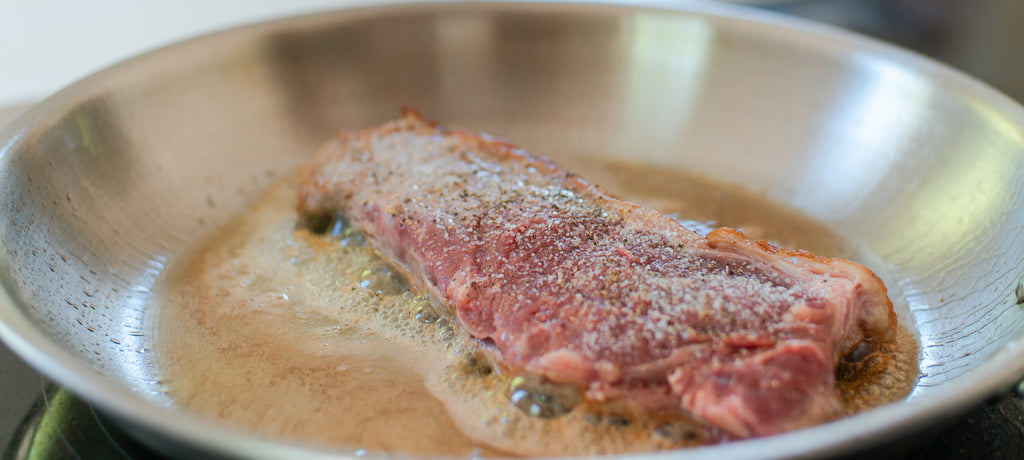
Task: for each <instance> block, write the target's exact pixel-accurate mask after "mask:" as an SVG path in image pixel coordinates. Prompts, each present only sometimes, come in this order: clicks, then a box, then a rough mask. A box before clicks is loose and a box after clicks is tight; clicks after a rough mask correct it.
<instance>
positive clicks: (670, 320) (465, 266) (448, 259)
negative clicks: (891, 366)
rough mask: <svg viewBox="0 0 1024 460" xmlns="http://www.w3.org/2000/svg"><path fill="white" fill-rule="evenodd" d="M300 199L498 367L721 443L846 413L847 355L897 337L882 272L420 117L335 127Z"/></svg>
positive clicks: (305, 209)
mask: <svg viewBox="0 0 1024 460" xmlns="http://www.w3.org/2000/svg"><path fill="white" fill-rule="evenodd" d="M299 178H300V192H299V197H298V210H299V213H300V214H301V215H305V216H309V217H314V218H324V217H330V216H335V215H337V214H339V213H343V214H344V215H345V216H347V218H348V219H349V220H350V222H351V223H352V225H354V226H355V227H356V228H358V229H360V230H361V231H363V232H364V233H365V234H366V235H367V236H368V237H369V238H370V240H371V241H373V242H374V244H375V245H376V246H377V247H378V248H379V249H380V250H381V251H382V252H383V253H384V254H386V255H388V256H390V257H393V258H394V260H395V261H397V262H398V263H400V264H402V265H403V266H404V267H405V268H406V269H407V270H408V271H409V272H410V274H411V276H412V278H413V281H414V282H415V283H416V284H418V285H419V286H420V287H421V288H423V289H425V290H427V291H429V292H430V293H431V294H432V295H433V296H434V297H435V298H436V299H437V300H438V301H439V302H440V303H442V304H444V305H446V306H447V307H448V308H450V311H451V312H452V313H453V314H454V315H455V316H457V318H458V320H459V321H460V323H461V326H462V328H463V329H464V330H465V331H466V332H467V333H468V334H469V335H470V336H472V337H474V338H475V339H478V340H480V341H481V343H483V344H486V347H487V348H489V349H490V350H491V351H492V353H493V354H494V355H495V358H496V360H497V361H498V362H499V363H500V364H501V366H502V367H504V368H505V369H507V370H508V371H510V372H520V371H528V372H533V373H536V374H540V375H543V376H545V377H546V378H548V379H550V380H553V381H556V382H565V383H571V384H576V385H578V386H580V387H581V388H582V389H584V391H585V394H586V396H587V397H588V398H589V399H590V400H592V401H595V402H598V403H602V402H615V403H616V404H623V403H625V404H627V405H628V406H629V407H630V408H633V409H636V410H639V411H642V412H646V413H672V412H680V409H681V410H682V411H684V412H685V413H687V414H689V415H691V416H693V417H695V418H696V419H697V420H699V421H701V422H703V423H705V424H706V425H708V426H709V427H710V428H711V429H713V430H720V432H721V433H723V434H724V435H725V436H726V437H727V438H746V437H752V436H762V435H769V434H774V433H779V432H782V431H785V430H790V429H795V428H800V427H805V426H808V425H811V424H815V423H819V422H823V421H827V420H830V419H832V418H835V417H836V416H838V415H840V413H841V410H842V409H841V406H840V398H839V394H838V391H837V390H836V387H835V376H834V368H835V364H836V362H837V359H839V357H841V356H842V355H843V354H844V353H847V352H849V351H850V350H851V349H852V348H853V347H854V346H856V345H857V344H859V343H860V342H861V341H862V340H864V339H870V338H880V339H891V338H892V337H893V334H894V331H895V321H896V319H895V315H894V314H893V311H892V305H891V303H890V301H889V299H888V297H887V296H886V289H885V287H884V286H883V284H882V282H881V281H880V280H879V279H878V278H877V277H876V276H875V275H874V274H872V273H871V272H870V271H869V270H867V269H866V268H864V267H862V266H860V265H858V264H855V263H852V262H848V261H845V260H840V259H831V258H825V257H818V256H815V255H813V254H810V253H808V252H804V251H799V250H790V249H781V248H778V247H775V246H773V245H771V244H769V243H766V242H763V241H754V240H750V239H747V238H746V237H744V236H743V235H742V234H741V233H740V232H738V231H736V230H733V229H728V228H721V229H717V230H714V231H712V232H710V233H709V234H707V235H706V237H702V236H700V235H698V234H696V233H693V232H691V231H689V230H687V229H685V228H684V227H682V226H681V225H680V224H679V223H677V222H676V221H674V220H672V219H671V218H669V217H667V216H664V215H662V214H659V213H657V212H655V211H653V210H651V209H647V208H644V207H641V206H638V205H635V204H631V203H627V202H623V201H619V200H616V199H614V198H612V197H610V196H608V195H607V194H605V193H604V192H603V191H601V190H600V189H599V188H597V187H596V186H594V185H592V184H590V183H588V182H586V181H585V180H583V179H581V178H579V177H577V176H575V175H574V174H573V173H571V172H568V171H566V170H564V169H562V168H560V167H559V166H557V165H555V164H554V163H552V162H550V161H549V160H547V159H544V158H541V157H538V156H535V155H532V154H530V153H528V152H526V151H524V150H522V149H519V148H517V147H516V146H514V145H512V144H510V143H508V142H506V141H504V140H500V139H497V138H494V137H491V136H488V135H486V134H478V133H470V132H466V131H461V130H457V129H450V128H444V127H438V126H435V125H434V124H433V123H430V122H427V121H424V120H423V119H422V118H420V117H419V115H418V114H416V113H415V112H414V111H411V110H407V111H406V113H405V115H404V116H403V117H402V118H400V119H398V120H396V121H393V122H389V123H386V124H384V125H382V126H379V127H376V128H372V129H367V130H362V131H350V132H343V133H341V134H339V135H338V136H337V137H336V138H335V139H333V140H332V141H331V142H330V143H328V144H327V145H326V146H324V147H323V148H322V149H321V150H320V151H319V152H318V153H317V155H315V157H313V158H312V159H311V160H310V161H309V162H308V163H307V164H306V165H304V167H303V168H302V169H301V170H300V172H299Z"/></svg>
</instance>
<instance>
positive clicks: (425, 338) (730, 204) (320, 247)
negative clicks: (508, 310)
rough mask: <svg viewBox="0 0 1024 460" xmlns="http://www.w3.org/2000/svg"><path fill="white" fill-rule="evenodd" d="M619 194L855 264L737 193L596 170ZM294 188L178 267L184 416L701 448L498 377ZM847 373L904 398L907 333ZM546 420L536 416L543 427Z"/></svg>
mask: <svg viewBox="0 0 1024 460" xmlns="http://www.w3.org/2000/svg"><path fill="white" fill-rule="evenodd" d="M588 169H592V170H588V171H584V176H585V177H589V178H590V179H591V180H593V181H594V182H596V183H598V184H601V185H602V186H604V187H605V188H606V189H607V190H608V191H610V192H611V193H612V194H613V195H617V196H618V197H620V198H624V199H627V200H631V201H635V202H640V203H643V204H646V205H648V206H651V207H654V208H656V209H659V210H661V211H663V212H666V213H670V214H672V215H677V216H687V218H688V219H691V220H690V221H687V222H685V223H686V224H687V225H690V226H696V227H699V226H700V225H701V223H703V222H711V223H713V224H714V225H728V226H734V227H739V228H741V229H743V230H744V231H745V232H746V233H747V234H748V236H751V237H754V238H760V239H768V240H770V241H773V242H776V243H778V244H780V245H783V246H788V247H799V248H802V249H807V250H810V251H812V252H815V253H817V254H819V255H823V256H832V257H843V258H848V259H852V260H855V261H856V260H859V259H860V257H858V253H857V252H856V251H855V250H854V249H853V248H852V246H851V245H848V244H847V243H846V242H845V241H843V239H842V238H840V237H839V236H838V235H837V234H836V233H834V232H833V231H831V230H829V229H828V228H827V227H825V226H823V225H821V224H819V223H817V222H815V221H813V220H810V219H807V218H805V217H802V216H800V215H799V214H797V213H795V212H793V211H791V210H788V209H786V208H784V207H781V206H778V205H775V204H771V203H767V202H765V201H764V200H762V199H759V198H757V197H754V196H751V195H749V194H745V193H743V192H740V191H737V190H733V189H730V188H727V187H722V186H717V185H715V184H710V183H708V182H707V181H704V180H701V179H698V178H695V177H691V176H688V175H683V174H679V173H670V172H665V171H657V170H653V169H650V168H644V167H639V166H633V165H623V164H615V165H603V166H601V167H592V168H588ZM294 202H295V187H294V185H293V184H292V183H289V182H284V183H280V184H277V185H275V186H274V187H273V188H271V189H270V190H269V191H268V192H267V193H266V194H265V196H264V197H263V198H262V199H261V200H260V201H259V202H258V203H256V204H255V205H254V206H253V207H252V208H251V209H249V210H248V211H247V212H245V213H243V214H242V215H240V216H238V217H237V218H236V219H235V220H234V221H233V222H232V223H231V224H230V225H228V226H226V227H224V228H223V229H221V230H220V231H219V232H218V233H217V234H215V235H213V236H212V237H211V238H210V239H208V240H206V241H204V242H203V243H202V244H201V245H199V246H197V247H196V248H194V250H193V251H192V255H191V256H190V257H189V258H187V259H183V260H181V261H178V262H177V263H172V265H171V267H170V269H169V270H168V275H167V276H166V277H165V278H164V279H163V280H162V281H161V284H160V285H159V286H158V288H157V289H156V291H155V292H156V294H157V295H156V296H154V300H153V301H154V302H156V303H158V304H159V311H160V319H159V324H158V326H157V340H158V342H159V347H160V349H161V353H160V359H161V363H160V365H161V366H162V367H163V370H164V373H165V375H167V379H166V381H167V383H168V388H169V393H170V395H171V396H172V397H173V398H174V399H175V400H176V401H177V402H178V404H179V405H180V406H181V407H182V408H183V409H184V410H188V411H191V412H195V413H200V414H203V415H206V416H209V417H212V418H216V419H220V420H223V421H225V422H227V423H229V424H232V425H235V426H239V427H244V428H247V429H250V430H254V431H256V432H258V433H261V434H263V435H266V436H267V437H272V438H277V439H286V440H297V441H303V442H307V443H312V444H328V445H341V446H349V447H351V448H353V449H366V450H368V451H380V450H383V451H389V452H403V453H411V454H419V455H455V456H507V455H585V454H600V453H612V452H639V451H650V450H656V449H667V448H675V447H681V446H687V445H693V444H695V443H700V442H701V441H702V439H703V435H702V433H701V432H700V430H698V429H697V428H696V427H694V426H692V425H690V424H688V423H686V422H685V421H680V420H641V419H635V418H628V417H623V416H621V415H618V414H615V413H608V412H601V411H597V410H594V408H590V407H587V406H586V405H585V404H579V405H577V404H576V403H577V402H578V401H577V400H578V398H577V397H576V396H577V395H574V394H572V393H573V392H572V391H565V390H564V389H562V388H558V387H552V386H545V384H544V383H543V382H536V381H530V380H529V379H528V381H526V382H525V383H524V382H523V379H517V378H516V376H511V375H504V374H502V373H500V372H497V371H495V370H493V369H491V367H490V366H488V365H487V363H486V359H483V358H482V357H481V356H480V355H479V354H477V353H474V350H473V348H472V347H471V346H468V345H466V344H465V343H464V341H463V340H462V338H461V337H460V336H459V334H458V331H457V327H455V325H453V324H452V323H451V322H450V321H449V320H448V319H447V318H445V317H444V316H443V315H441V314H439V313H438V312H437V311H436V310H435V308H434V307H433V305H432V304H431V303H430V301H428V300H427V299H425V298H423V297H420V296H417V295H416V294H415V293H413V292H410V291H409V289H408V287H407V286H406V285H405V283H404V281H403V280H401V279H400V278H399V277H398V276H396V275H395V274H394V273H393V272H392V271H391V270H390V269H388V267H387V266H386V265H385V264H384V263H383V262H382V261H381V260H380V259H379V258H378V256H377V255H376V254H375V252H374V251H372V250H371V249H369V248H367V247H365V246H364V245H363V244H362V239H361V237H360V236H359V235H358V234H355V233H353V232H351V231H350V230H348V229H347V228H345V227H344V225H343V223H342V222H338V223H336V225H335V226H333V227H332V228H331V229H330V230H329V231H328V232H327V234H326V235H317V234H313V233H311V232H309V231H307V230H303V229H300V228H297V227H301V226H297V219H298V218H297V216H296V214H295V212H294ZM900 337H901V338H900V341H899V343H896V344H887V345H885V346H883V347H882V349H881V350H880V351H878V352H875V353H872V354H870V355H865V356H857V357H856V361H857V362H856V363H846V364H843V365H841V366H840V368H839V369H838V370H837V376H838V377H839V380H840V390H841V391H842V393H843V397H844V401H845V403H846V406H847V411H848V412H850V413H854V412H857V411H860V410H864V409H867V408H870V407H875V406H878V405H881V404H885V403H888V402H891V401H894V400H897V399H900V398H902V397H904V396H905V395H906V394H907V393H909V391H910V390H911V389H912V387H913V385H914V381H915V379H916V377H917V375H918V370H917V345H916V341H915V340H914V339H913V337H911V335H910V334H909V333H903V334H901V335H900ZM531 412H532V415H531Z"/></svg>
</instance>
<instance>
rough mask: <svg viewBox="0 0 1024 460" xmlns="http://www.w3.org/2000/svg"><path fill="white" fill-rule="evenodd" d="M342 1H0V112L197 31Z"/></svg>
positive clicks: (325, 7) (317, 8)
mask: <svg viewBox="0 0 1024 460" xmlns="http://www.w3.org/2000/svg"><path fill="white" fill-rule="evenodd" d="M345 3H346V1H345V0H246V1H243V0H177V1H172V0H160V1H149V0H0V107H2V106H11V105H21V104H24V103H28V102H34V101H37V100H39V99H42V98H44V97H46V96H47V95H49V94H50V93H53V92H55V91H57V90H58V89H60V88H62V87H64V86H67V85H68V84H71V83H73V82H74V81H76V80H78V79H80V78H82V77H85V76H86V75H89V74H91V73H93V72H96V71H98V70H100V69H103V68H104V67H107V66H109V65H111V64H114V63H116V62H118V61H122V60H124V59H126V58H129V57H131V56H134V55H136V54H139V53H142V52H145V51H147V50H150V49H153V48H156V47H160V46H163V45H167V44H171V43H174V42H176V41H179V40H182V39H185V38H189V37H192V36H195V35H199V34H202V33H207V32H213V31H216V30H218V29H222V28H226V27H230V26H235V25H242V24H247V23H251V22H258V21H262V20H267V19H272V18H275V17H279V16H285V15H296V14H303V13H310V12H316V11H323V10H329V9H333V8H337V7H340V6H343V5H345Z"/></svg>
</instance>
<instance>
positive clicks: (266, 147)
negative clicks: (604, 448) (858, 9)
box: [0, 0, 1024, 458]
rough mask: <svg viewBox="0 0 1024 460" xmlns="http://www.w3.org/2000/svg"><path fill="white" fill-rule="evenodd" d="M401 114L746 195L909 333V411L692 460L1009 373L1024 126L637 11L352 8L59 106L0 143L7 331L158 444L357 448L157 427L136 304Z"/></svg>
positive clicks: (831, 446) (900, 73) (733, 13)
mask: <svg viewBox="0 0 1024 460" xmlns="http://www.w3.org/2000/svg"><path fill="white" fill-rule="evenodd" d="M402 105H412V106H416V107H419V108H420V109H421V110H422V111H423V112H424V113H426V114H429V115H430V116H431V117H434V118H436V119H439V120H444V121H445V122H447V123H450V124H455V125H460V126H464V127H468V128H471V129H479V130H485V131H490V132H494V133H499V134H501V135H503V136H506V137H508V138H511V139H515V140H516V141H517V142H519V143H520V144H522V145H524V146H526V147H528V148H530V149H531V150H533V151H536V152H538V153H542V154H547V155H551V156H554V157H556V158H557V157H562V158H570V157H576V158H578V157H579V156H580V155H589V156H593V157H612V158H619V159H625V160H629V161H634V162H640V163H646V164H651V165H657V166H659V167H663V168H673V169H679V170H686V171H693V172H699V173H700V174H703V175H705V176H709V177H711V178H713V179H716V180H720V181H724V182H727V183H731V184H740V185H742V186H743V187H745V188H747V189H749V190H752V191H755V192H757V193H760V194H763V195H765V196H767V197H769V198H771V199H774V200H777V201H780V202H784V203H787V204H789V205H790V206H792V207H795V208H797V209H799V210H801V211H803V212H805V213H807V214H809V215H811V216H813V217H815V218H817V219H819V220H821V221H823V222H825V223H827V224H828V225H830V226H832V227H833V228H836V229H838V230H839V231H840V232H841V233H842V234H843V235H845V236H846V237H848V238H850V239H851V240H853V241H855V242H857V243H858V244H859V245H861V246H862V248H863V249H864V251H865V253H867V254H870V255H871V256H872V258H873V259H872V260H870V261H869V264H871V265H872V267H873V268H875V269H876V270H878V271H879V272H880V273H881V274H882V275H883V277H884V278H886V281H887V282H888V284H889V285H890V286H891V288H892V292H893V293H894V297H895V298H894V300H895V301H896V304H897V309H898V310H899V312H900V316H901V320H902V321H903V322H904V323H906V324H908V325H910V327H911V328H912V329H914V330H915V331H916V333H917V334H918V336H919V338H920V341H921V344H922V355H921V371H922V375H921V378H920V381H919V383H918V385H917V388H916V389H915V391H914V393H913V394H912V395H911V397H910V398H909V399H908V400H907V401H906V402H902V403H898V404H894V405H891V406H886V407H882V408H880V409H877V410H873V411H869V412H867V413H864V414H862V415H858V416H855V417H850V418H847V419H843V420H840V421H837V422H834V423H829V424H825V425H822V426H819V427H815V428H811V429H807V430H802V431H798V432H793V433H789V434H784V435H780V436H775V437H771V438H765V439H758V440H753V441H746V442H740V443H734V444H728V445H722V446H712V447H707V448H699V449H693V450H689V451H686V452H685V453H686V454H687V455H691V456H693V457H694V458H705V457H717V458H751V457H757V458H770V457H788V456H795V455H829V454H836V453H842V452H849V451H851V450H852V449H858V448H864V447H868V446H872V445H877V444H879V443H882V442H885V441H887V440H891V439H893V438H897V437H902V436H907V435H909V434H910V433H912V432H914V431H918V430H921V429H925V428H926V427H929V426H931V424H933V423H936V422H939V421H941V420H944V419H948V418H949V417H952V416H953V415H954V414H956V413H958V412H960V411H962V410H964V409H965V408H967V407H969V406H971V405H974V404H976V403H978V402H979V401H980V400H981V399H983V398H985V397H986V396H988V395H992V394H994V393H996V392H998V391H1001V390H1005V389H1006V388H1008V387H1009V386H1010V385H1012V384H1014V383H1015V382H1016V380H1017V379H1019V378H1020V377H1021V376H1022V374H1024V355H1022V351H1024V348H1022V347H1024V346H1022V341H1021V336H1022V335H1024V310H1022V309H1021V307H1020V306H1019V305H1018V304H1019V303H1021V298H1022V297H1024V287H1021V282H1020V280H1021V277H1022V274H1024V264H1022V263H1021V260H1022V255H1024V238H1022V237H1021V229H1022V226H1024V209H1022V206H1021V203H1022V200H1021V197H1020V192H1021V190H1022V189H1024V110H1022V108H1021V107H1020V106H1018V105H1017V104H1015V103H1014V102H1012V101H1011V100H1009V99H1008V98H1006V97H1004V96H1002V95H1000V94H998V93H997V92H995V91H993V90H991V89H989V88H987V87H985V86H984V85H982V84H980V83H978V82H977V81H975V80H973V79H971V78H969V77H966V76H963V75H960V74H958V73H956V72H954V71H952V70H950V69H949V68H946V67H944V66H942V65H939V64H936V63H934V62H931V61H928V60H926V59H923V58H920V57H918V56H915V55H913V54H911V53H908V52H905V51H901V50H899V49H895V48H893V47H889V46H886V45H883V44H880V43H878V42H874V41H871V40H868V39H865V38H862V37H859V36H854V35H851V34H847V33H843V32H840V31H837V30H834V29H831V28H827V27H822V26H817V25H814V24H810V23H805V22H800V21H795V20H791V19H785V18H782V17H778V16H773V15H769V14H765V13H757V12H753V11H748V10H743V9H737V8H733V7H725V6H716V5H710V4H703V3H689V2H683V1H673V2H663V3H659V2H656V1H653V0H652V1H647V2H641V3H631V4H629V5H619V4H611V3H607V4H606V3H601V4H595V3H590V2H588V3H579V4H570V3H532V2H531V3H474V4H460V3H414V4H402V5H399V4H389V5H377V6H373V7H357V6H355V5H351V6H349V7H347V8H346V9H345V10H342V11H337V12H333V13H326V14H320V15H314V16H307V17H299V18H294V19H287V20H282V21H277V22H272V23H267V24H260V25H255V26H251V27H246V28H242V29H237V30H232V31H228V32H223V33H219V34H214V35H211V36H207V37H203V38H199V39H196V40H192V41H188V42H185V43H181V44H178V45H175V46H172V47H169V48H165V49H162V50H159V51H156V52H153V53H150V54H147V55H145V56H142V57H139V58H136V59H133V60H131V61H128V62H125V63H123V64H119V65H116V66H114V67H111V68H109V69H107V70H105V71H103V72H100V73H98V74H96V75H94V76H92V77H90V78H87V79H85V80H83V81H81V82H79V83H77V84H75V85H73V86H71V87H69V88H67V89H65V90H64V91H61V92H60V93H57V94H56V95H54V96H53V97H51V98H49V99H48V100H46V101H45V102H43V103H42V104H40V105H38V106H36V107H34V108H32V109H31V110H29V111H28V112H27V113H26V114H25V115H24V116H22V117H21V118H20V119H19V120H17V121H16V122H15V123H13V124H12V125H11V126H9V127H8V128H7V129H6V130H5V131H4V132H3V134H2V135H0V148H2V155H3V156H2V159H0V247H2V248H3V250H2V255H0V279H2V283H3V290H2V296H0V333H2V336H3V339H4V341H5V342H6V343H7V344H8V345H9V346H10V347H11V348H12V349H13V350H15V351H16V352H17V353H18V354H19V355H21V356H22V357H23V358H24V359H26V360H27V361H29V362H30V363H32V364H33V365H35V366H36V367H37V368H39V370H41V371H42V372H44V373H45V374H47V375H48V376H50V377H52V378H53V379H55V380H57V381H59V382H61V383H62V384H64V385H67V386H68V387H69V388H71V389H72V390H73V391H75V392H76V393H78V394H80V395H81V396H83V397H84V398H86V399H87V400H89V401H91V402H93V403H95V404H96V405H98V406H99V407H100V408H102V409H104V410H105V411H107V412H109V413H110V414H113V415H114V416H116V417H117V418H119V419H121V420H122V421H124V422H126V423H127V424H128V425H129V426H130V427H131V429H132V430H133V431H134V432H136V434H138V435H139V436H140V437H142V438H143V439H144V440H147V441H149V442H151V443H152V444H154V445H155V446H157V447H161V448H165V449H168V450H170V451H172V452H178V453H180V452H182V449H186V450H189V451H192V452H202V453H207V454H217V455H227V456H243V457H273V458H280V457H296V456H302V457H315V456H319V455H324V456H329V455H335V454H341V455H345V454H347V453H351V449H344V448H341V449H340V450H338V451H322V450H314V449H312V448H310V447H304V446H297V445H290V444H286V443H281V442H276V441H274V440H266V439H257V438H255V437H252V436H249V435H247V434H246V433H241V432H237V431H234V430H230V429H227V428H224V427H222V426H219V425H217V424H215V423H210V422H206V421H203V420H201V419H199V418H197V417H194V416H192V415H189V414H187V413H183V412H181V411H178V410H175V404H174V401H172V400H170V399H169V398H168V397H167V396H166V395H165V393H164V391H163V390H164V387H163V382H162V380H161V370H160V369H159V367H158V366H156V365H155V359H156V358H157V357H158V356H159V353H160V350H159V348H158V347H154V335H155V334H159V330H155V329H154V327H153V321H154V318H155V317H156V315H157V313H158V311H159V305H155V304H149V303H148V297H149V289H150V287H151V286H152V285H153V283H154V282H155V281H156V280H157V279H158V278H159V277H160V276H161V273H162V272H163V270H164V267H165V266H167V265H168V264H169V263H172V262H173V261H175V260H176V258H177V257H179V255H180V254H181V252H182V251H183V250H184V249H185V248H186V247H188V245H189V244H190V243H191V242H193V241H195V240H196V239H197V238H199V237H200V236H201V235H203V234H204V233H205V232H208V231H209V230H210V229H211V228H214V227H216V226H217V225H219V224H221V223H223V222H225V220H226V219H227V218H228V217H229V216H230V215H231V214H232V213H235V212H237V211H239V210H240V209H242V208H243V207H244V206H245V205H246V204H247V203H250V202H251V201H252V200H253V199H254V197H255V196H256V195H257V194H258V193H259V192H260V191H261V190H262V189H263V188H264V187H266V186H267V185H268V184H269V183H271V182H272V181H274V180H276V179H278V178H280V177H282V176H283V175H286V174H289V173H290V172H291V171H292V170H293V169H294V168H295V167H296V166H297V165H298V164H299V163H300V162H301V161H302V160H303V158H304V157H306V156H307V155H308V154H309V153H310V152H312V151H313V150H314V149H315V148H316V147H317V145H318V144H319V143H321V142H322V141H323V140H324V139H327V138H328V137H330V136H331V135H332V133H334V132H335V131H336V130H338V129H340V128H343V127H362V126H367V125H371V124H374V123H378V122H381V121H383V120H385V119H388V118H391V117H393V116H395V114H396V113H397V110H398V107H400V106H402ZM674 454H679V452H675V453H667V454H660V455H674Z"/></svg>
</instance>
